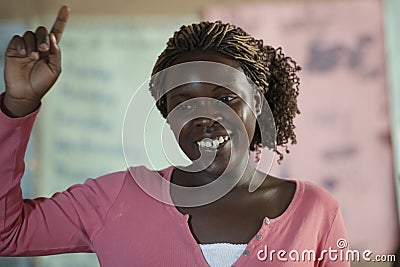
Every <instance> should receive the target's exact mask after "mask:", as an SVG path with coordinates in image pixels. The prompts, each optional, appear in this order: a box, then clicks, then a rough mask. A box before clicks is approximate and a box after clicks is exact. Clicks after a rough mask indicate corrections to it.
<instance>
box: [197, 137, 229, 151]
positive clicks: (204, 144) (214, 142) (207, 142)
mask: <svg viewBox="0 0 400 267" xmlns="http://www.w3.org/2000/svg"><path fill="white" fill-rule="evenodd" d="M228 140H229V136H220V137H217V138H215V139H214V140H210V139H206V140H201V141H199V142H197V144H198V145H199V146H200V147H207V148H210V147H211V148H215V149H216V148H218V146H219V145H220V144H222V143H224V142H225V141H228Z"/></svg>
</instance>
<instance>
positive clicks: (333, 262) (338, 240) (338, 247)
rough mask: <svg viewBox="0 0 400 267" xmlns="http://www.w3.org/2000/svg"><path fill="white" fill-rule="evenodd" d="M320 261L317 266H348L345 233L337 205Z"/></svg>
mask: <svg viewBox="0 0 400 267" xmlns="http://www.w3.org/2000/svg"><path fill="white" fill-rule="evenodd" d="M323 249H324V252H325V253H324V254H323V257H322V256H321V258H323V259H322V261H321V262H320V263H319V264H318V266H321V267H322V266H323V267H327V266H328V267H329V266H332V267H333V266H335V267H350V263H351V261H349V260H347V259H346V255H347V251H348V240H347V234H346V230H345V227H344V222H343V219H342V215H341V212H340V209H339V207H337V210H336V215H335V217H334V220H333V222H332V225H331V228H330V230H329V233H328V236H327V239H326V242H325V245H324V247H323Z"/></svg>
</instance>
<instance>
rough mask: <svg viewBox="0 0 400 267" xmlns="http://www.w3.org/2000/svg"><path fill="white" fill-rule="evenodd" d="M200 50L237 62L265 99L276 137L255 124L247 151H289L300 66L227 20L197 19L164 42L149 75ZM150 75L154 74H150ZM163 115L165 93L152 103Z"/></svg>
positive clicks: (154, 89) (155, 90)
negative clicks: (281, 149)
mask: <svg viewBox="0 0 400 267" xmlns="http://www.w3.org/2000/svg"><path fill="white" fill-rule="evenodd" d="M193 50H201V51H208V50H212V51H216V52H219V53H221V54H223V55H225V56H227V57H228V58H231V59H234V60H237V61H238V62H239V63H240V66H241V68H242V69H243V71H244V73H245V75H246V76H247V77H248V78H250V79H251V80H252V82H253V83H255V84H256V85H257V87H258V88H259V90H261V92H262V94H263V95H264V97H265V99H266V100H267V102H268V104H269V107H270V109H271V112H272V115H273V117H274V122H275V127H276V129H275V130H276V140H275V139H274V140H268V138H266V139H267V140H264V139H265V138H264V139H262V138H261V131H262V129H260V126H259V124H258V123H257V125H256V129H255V133H254V136H253V139H252V141H251V143H250V150H251V151H256V152H257V153H260V148H262V147H268V148H270V149H271V148H273V149H274V151H275V152H276V153H277V154H278V155H279V159H278V162H280V161H281V160H282V159H283V154H282V153H280V152H279V151H278V150H277V149H276V148H275V144H276V145H277V146H281V147H283V148H284V149H285V151H286V153H289V150H288V148H287V144H288V143H289V142H290V143H291V144H296V143H297V141H296V134H295V132H294V128H295V126H294V124H293V119H294V117H295V116H296V114H300V111H299V109H298V106H297V96H298V94H299V84H300V80H299V77H298V76H297V72H298V71H300V70H301V67H300V66H298V65H297V63H296V62H295V61H294V60H293V59H292V58H290V57H287V56H285V55H284V54H283V52H282V49H281V48H277V49H275V48H273V47H271V46H264V45H263V41H262V40H256V39H254V38H253V37H251V36H250V35H249V34H248V33H246V32H245V31H243V30H242V29H241V28H239V27H236V26H234V25H231V24H229V23H222V22H220V21H216V22H208V21H205V22H200V23H197V24H191V25H187V26H182V27H181V28H180V30H179V31H176V32H175V33H174V35H173V36H172V37H171V38H170V39H169V41H168V42H167V47H166V48H165V49H164V51H163V52H162V53H161V54H160V56H159V57H158V59H157V61H156V63H155V66H154V68H153V71H152V75H154V74H156V73H158V72H160V71H162V70H163V69H166V68H168V67H171V66H172V65H174V61H175V59H176V58H177V57H178V56H179V55H180V54H181V53H183V52H188V51H193ZM153 77H154V76H153ZM158 90H160V89H159V87H157V86H154V81H152V82H151V83H150V91H151V93H152V95H153V97H155V98H156V99H157V96H159V95H160V92H159V91H158ZM156 105H157V108H158V109H159V110H160V112H161V114H162V115H163V116H164V118H165V117H166V116H167V115H168V114H167V106H166V102H165V95H164V96H162V97H161V98H160V99H159V100H158V101H157V103H156ZM270 125H273V124H270Z"/></svg>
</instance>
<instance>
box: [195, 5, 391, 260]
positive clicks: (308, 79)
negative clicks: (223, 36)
mask: <svg viewBox="0 0 400 267" xmlns="http://www.w3.org/2000/svg"><path fill="white" fill-rule="evenodd" d="M381 13H382V10H381V7H380V3H379V1H373V0H368V1H329V2H317V1H312V2H293V1H290V2H273V3H272V2H271V3H266V4H246V5H236V6H235V5H231V6H215V7H210V8H208V9H206V10H205V12H204V13H203V14H204V16H205V19H209V20H222V21H225V22H230V23H232V24H235V25H239V26H240V27H241V28H243V29H244V30H245V31H247V32H249V33H250V34H252V35H254V36H255V37H256V38H260V39H263V40H264V41H265V44H269V45H272V46H274V47H282V48H283V51H284V52H285V53H286V54H287V55H289V56H291V57H293V58H294V59H295V60H296V61H297V62H298V63H299V64H300V65H301V66H302V67H303V71H302V72H301V74H300V75H301V88H300V96H299V106H300V110H301V115H300V116H299V117H298V118H297V119H296V120H295V124H296V134H297V139H298V144H297V145H295V146H292V147H289V148H290V151H291V152H290V154H289V155H285V158H284V160H283V163H282V165H281V166H279V167H278V166H276V165H277V164H275V166H274V167H273V169H272V174H275V175H278V176H281V177H292V178H297V179H305V180H312V181H314V182H317V183H318V184H320V185H322V186H323V187H325V188H326V189H327V190H329V191H331V192H332V193H333V194H334V195H335V196H336V198H337V199H338V200H339V202H340V204H341V209H342V213H343V216H344V220H345V223H346V226H347V230H348V232H349V243H350V246H351V247H352V248H354V249H371V250H373V251H374V253H388V252H393V250H394V248H395V245H396V244H395V243H396V242H397V240H396V237H397V216H396V212H395V211H396V209H395V196H394V190H393V171H392V170H393V168H392V151H391V145H390V126H389V117H388V104H387V90H386V88H385V73H384V69H385V65H384V64H385V62H384V52H383V40H382V36H383V35H382V27H383V26H382V17H381ZM263 167H264V168H265V167H267V166H261V168H263ZM378 227H379V229H380V230H379V231H376V229H377V228H378Z"/></svg>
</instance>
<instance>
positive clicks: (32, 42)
mask: <svg viewBox="0 0 400 267" xmlns="http://www.w3.org/2000/svg"><path fill="white" fill-rule="evenodd" d="M69 13H70V10H69V8H68V7H66V6H63V7H62V8H61V9H60V11H59V12H58V16H57V19H56V21H55V23H54V25H53V27H52V29H51V31H50V33H49V32H48V30H47V29H46V28H45V27H43V26H40V27H38V28H37V29H36V31H35V32H32V31H27V32H25V33H24V35H23V36H22V37H21V36H18V35H15V36H14V37H13V38H12V39H11V41H10V43H9V45H8V47H7V50H6V52H5V65H4V79H5V85H6V88H5V94H4V99H3V106H2V109H3V111H4V112H6V113H7V115H9V116H13V117H22V116H25V115H27V114H29V113H31V112H33V111H34V110H36V109H37V108H38V107H39V105H40V101H41V99H42V97H43V96H44V95H45V94H46V93H47V92H48V91H49V90H50V88H51V87H52V86H53V84H54V83H55V82H56V80H57V78H58V76H59V75H60V73H61V52H60V47H59V46H58V43H59V42H60V40H61V35H62V33H63V31H64V28H65V26H66V24H67V21H68V18H69Z"/></svg>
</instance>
